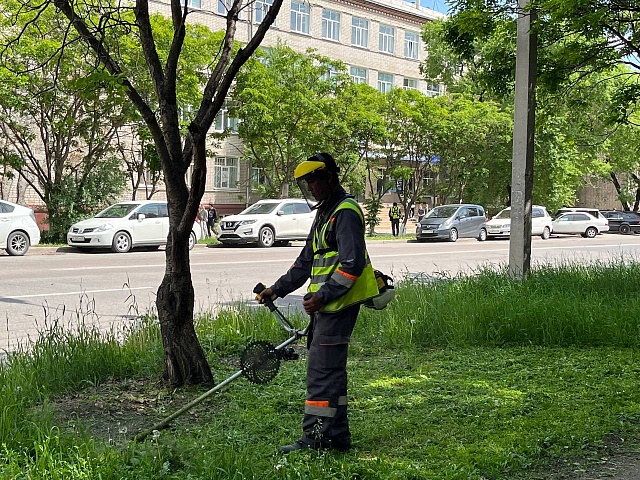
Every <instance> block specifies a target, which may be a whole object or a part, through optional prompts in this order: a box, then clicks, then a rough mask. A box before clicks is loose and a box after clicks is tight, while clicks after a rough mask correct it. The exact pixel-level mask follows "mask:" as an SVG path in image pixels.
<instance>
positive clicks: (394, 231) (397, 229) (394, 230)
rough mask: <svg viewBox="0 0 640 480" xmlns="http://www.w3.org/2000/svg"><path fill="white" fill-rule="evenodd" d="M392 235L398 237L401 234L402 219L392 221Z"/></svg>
mask: <svg viewBox="0 0 640 480" xmlns="http://www.w3.org/2000/svg"><path fill="white" fill-rule="evenodd" d="M391 233H392V234H393V236H394V237H397V236H398V235H399V233H400V219H399V218H392V219H391Z"/></svg>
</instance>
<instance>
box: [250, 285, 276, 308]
mask: <svg viewBox="0 0 640 480" xmlns="http://www.w3.org/2000/svg"><path fill="white" fill-rule="evenodd" d="M253 293H255V294H256V300H258V302H260V303H262V304H265V303H267V299H269V300H271V302H273V301H274V300H275V299H276V298H278V296H277V295H276V294H275V293H274V292H273V290H272V289H271V288H267V287H265V286H264V283H258V284H257V285H256V286H255V287H253Z"/></svg>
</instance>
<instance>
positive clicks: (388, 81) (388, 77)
mask: <svg viewBox="0 0 640 480" xmlns="http://www.w3.org/2000/svg"><path fill="white" fill-rule="evenodd" d="M391 87H393V74H391V73H384V72H378V90H380V91H381V92H382V93H387V92H390V91H391Z"/></svg>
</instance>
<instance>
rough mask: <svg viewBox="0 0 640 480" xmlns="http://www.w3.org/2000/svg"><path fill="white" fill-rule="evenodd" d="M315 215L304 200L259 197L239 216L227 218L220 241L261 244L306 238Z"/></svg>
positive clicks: (266, 245) (264, 245)
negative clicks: (260, 198) (262, 198)
mask: <svg viewBox="0 0 640 480" xmlns="http://www.w3.org/2000/svg"><path fill="white" fill-rule="evenodd" d="M315 215H316V211H315V210H311V208H310V207H309V204H308V203H307V201H306V200H304V199H300V198H285V199H280V200H260V201H258V202H257V203H254V204H253V205H251V206H250V207H249V208H246V209H245V210H243V211H242V212H240V213H239V214H237V215H229V216H226V217H224V218H223V219H222V221H221V222H220V235H219V236H218V240H219V241H220V242H222V243H223V244H225V245H237V244H245V243H257V244H258V245H260V246H261V247H271V246H273V245H286V244H287V243H288V242H289V241H291V240H306V239H307V237H308V236H309V232H310V230H311V224H312V223H313V220H314V218H315Z"/></svg>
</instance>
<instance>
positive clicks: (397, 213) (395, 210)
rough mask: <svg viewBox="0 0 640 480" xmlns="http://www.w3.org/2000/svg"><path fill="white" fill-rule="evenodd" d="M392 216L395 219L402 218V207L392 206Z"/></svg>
mask: <svg viewBox="0 0 640 480" xmlns="http://www.w3.org/2000/svg"><path fill="white" fill-rule="evenodd" d="M391 217H392V218H393V219H394V220H395V219H398V218H400V207H391Z"/></svg>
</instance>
